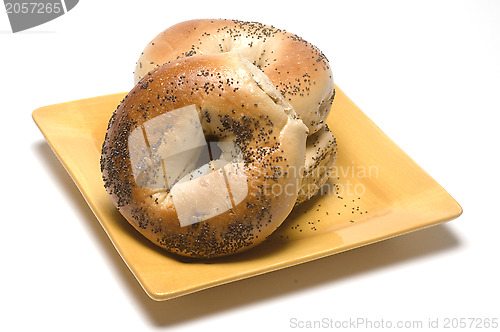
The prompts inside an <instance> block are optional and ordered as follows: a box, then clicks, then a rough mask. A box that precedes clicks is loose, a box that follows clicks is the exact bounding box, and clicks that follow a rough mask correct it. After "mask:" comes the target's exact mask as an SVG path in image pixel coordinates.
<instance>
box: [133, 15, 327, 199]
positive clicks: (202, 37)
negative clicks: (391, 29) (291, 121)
mask: <svg viewBox="0 0 500 332" xmlns="http://www.w3.org/2000/svg"><path fill="white" fill-rule="evenodd" d="M226 52H231V53H238V54H240V55H242V56H243V57H244V58H245V59H247V60H248V61H250V62H251V63H252V64H254V65H255V66H256V67H257V68H259V69H260V70H261V71H262V72H263V73H264V74H265V75H266V76H267V77H268V78H269V80H270V81H271V82H272V84H274V86H275V87H276V89H277V90H278V91H279V92H280V94H281V95H282V97H283V98H284V99H285V100H286V101H287V102H289V103H290V105H291V106H292V107H293V109H294V110H295V112H296V113H297V115H298V116H299V117H300V118H301V119H302V121H303V122H304V124H305V125H306V126H307V128H308V130H309V133H308V134H309V138H308V140H307V152H308V153H307V158H306V163H305V167H304V169H303V170H302V171H301V172H300V173H301V177H302V178H303V181H302V182H303V185H301V189H300V192H299V197H298V199H297V202H296V203H297V204H299V203H301V202H303V201H305V200H308V199H309V198H311V197H312V196H313V195H314V194H315V193H316V192H317V190H318V189H319V188H320V187H321V186H322V185H323V184H324V183H325V182H326V180H327V179H328V176H329V174H330V171H331V169H332V167H333V165H334V163H335V156H336V142H335V138H334V136H333V135H332V133H331V132H330V130H329V128H328V126H327V125H326V124H325V120H326V118H327V117H328V114H329V112H330V109H331V106H332V102H333V98H334V95H335V90H334V83H333V76H332V71H331V68H330V64H329V62H328V60H327V59H326V57H325V56H324V54H323V53H322V52H321V51H320V50H319V49H318V48H317V47H315V46H314V45H312V44H311V43H309V42H307V41H305V40H304V39H302V38H300V37H298V36H297V35H294V34H291V33H289V32H286V31H284V30H281V29H277V28H275V27H273V26H269V25H264V24H261V23H257V22H243V21H237V20H222V19H213V20H211V19H197V20H190V21H185V22H181V23H178V24H176V25H173V26H171V27H169V28H168V29H166V30H165V31H163V32H161V33H160V34H159V35H157V36H156V37H155V38H154V39H153V40H152V41H151V42H149V43H148V45H147V46H146V47H145V49H144V51H143V52H142V54H141V56H140V57H139V60H138V61H137V64H136V68H135V71H134V83H138V82H139V80H140V79H141V78H142V77H144V76H145V75H147V73H148V72H150V71H152V70H154V69H155V68H157V67H159V66H161V65H163V64H164V63H167V62H169V61H172V60H175V59H179V58H184V57H190V56H200V55H208V54H220V53H226Z"/></svg>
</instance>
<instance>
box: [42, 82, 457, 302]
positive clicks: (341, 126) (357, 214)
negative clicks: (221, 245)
mask: <svg viewBox="0 0 500 332" xmlns="http://www.w3.org/2000/svg"><path fill="white" fill-rule="evenodd" d="M124 95H125V94H124V93H118V94H113V95H107V96H102V97H96V98H90V99H84V100H78V101H73V102H68V103H63V104H57V105H51V106H46V107H42V108H39V109H37V110H35V111H34V112H33V119H34V120H35V122H36V124H37V125H38V127H39V128H40V130H41V131H42V133H43V135H44V136H45V138H46V140H47V142H48V143H49V145H50V146H51V147H52V149H53V150H54V152H55V153H56V154H57V156H58V157H59V159H60V160H61V162H62V163H63V164H64V166H65V167H66V170H67V171H68V172H69V174H70V175H71V177H72V178H73V180H74V181H75V183H76V185H77V186H78V187H79V189H80V191H81V192H82V194H83V196H84V197H85V199H86V201H87V202H88V204H89V205H90V207H91V209H92V211H93V212H94V214H95V215H96V216H97V219H98V220H99V221H100V223H101V225H102V227H103V228H104V230H105V231H106V233H107V234H108V236H109V237H110V239H111V241H112V242H113V244H114V246H115V247H116V249H117V251H118V252H119V254H120V255H121V257H122V258H123V260H124V261H125V263H126V264H127V266H128V267H129V268H130V270H131V271H132V273H133V274H134V275H135V277H136V278H137V280H138V281H139V283H140V284H141V285H142V287H143V288H144V290H145V291H146V293H147V294H148V295H149V296H150V297H151V298H153V299H155V300H167V299H171V298H174V297H177V296H181V295H185V294H189V293H192V292H196V291H199V290H202V289H205V288H209V287H213V286H216V285H221V284H224V283H228V282H232V281H236V280H239V279H243V278H248V277H251V276H254V275H258V274H262V273H266V272H270V271H273V270H277V269H282V268H285V267H288V266H292V265H296V264H300V263H304V262H307V261H311V260H314V259H317V258H321V257H325V256H328V255H332V254H335V253H338V252H341V251H345V250H349V249H352V248H355V247H359V246H363V245H366V244H369V243H373V242H377V241H380V240H384V239H387V238H390V237H393V236H396V235H400V234H403V233H407V232H410V231H414V230H417V229H421V228H424V227H428V226H431V225H435V224H438V223H441V222H445V221H448V220H451V219H453V218H456V217H458V216H459V215H460V214H461V213H462V208H461V207H460V205H459V204H458V203H457V202H456V201H455V200H454V199H453V198H452V197H451V196H450V195H449V194H448V193H447V192H446V191H445V190H444V189H443V188H442V187H441V186H440V185H439V184H438V183H436V182H435V181H434V180H433V179H432V178H431V177H430V176H429V175H428V174H427V173H425V172H424V171H423V170H422V169H421V168H420V167H419V166H418V165H417V164H415V162H413V160H411V159H410V158H409V157H408V156H407V155H406V154H405V153H404V152H403V151H402V150H401V149H400V148H399V147H398V146H397V145H396V144H394V143H393V142H392V141H391V140H390V139H389V138H388V137H387V136H386V135H385V134H384V133H383V132H382V131H381V130H380V129H379V128H378V127H377V126H376V125H375V124H374V123H373V122H372V121H371V120H370V119H369V118H368V117H367V116H366V115H365V114H364V113H363V112H361V110H360V109H359V108H358V107H357V106H356V105H355V104H354V103H353V102H352V101H351V100H350V99H349V98H348V97H347V96H346V95H345V94H344V93H343V92H342V91H341V90H340V89H339V88H338V87H337V90H336V96H335V101H334V105H333V110H332V113H331V116H330V117H329V120H328V125H329V126H330V128H331V129H332V131H333V133H334V135H335V136H336V137H337V141H338V150H339V153H338V160H337V164H336V168H335V170H334V174H333V176H332V178H331V179H330V180H329V182H327V183H326V185H325V186H324V187H323V188H322V189H323V190H322V192H321V193H320V194H319V195H317V196H316V197H314V198H313V199H312V200H310V201H308V202H306V203H303V204H302V205H299V206H298V207H296V208H295V209H294V211H293V212H292V214H291V215H290V216H289V217H288V218H287V220H285V222H284V223H283V225H282V226H281V227H280V228H279V229H278V230H277V231H276V232H275V233H274V234H273V235H272V236H271V237H270V238H269V239H268V240H267V241H265V242H264V243H263V244H261V245H259V246H257V247H255V248H254V249H251V250H249V251H247V252H244V253H242V254H240V255H236V256H231V257H225V258H221V259H215V260H210V261H197V260H189V259H183V258H178V257H176V256H173V255H171V254H169V253H167V252H165V251H163V250H162V249H160V248H158V247H156V246H155V245H153V244H152V243H150V242H148V241H147V240H145V239H144V238H143V237H142V235H140V234H139V233H138V232H136V231H135V229H133V228H132V226H130V225H129V224H128V223H127V222H126V221H125V219H123V218H122V217H121V215H120V214H119V212H118V211H117V210H116V209H115V207H114V206H113V205H112V203H111V201H110V199H109V197H108V194H107V192H106V191H105V189H104V187H103V182H102V179H101V172H100V166H99V158H100V151H101V144H102V141H103V139H104V135H105V132H106V128H107V124H108V120H109V118H110V116H111V114H112V112H113V111H114V110H115V109H116V106H117V105H118V103H119V102H120V100H121V99H122V98H123V97H124Z"/></svg>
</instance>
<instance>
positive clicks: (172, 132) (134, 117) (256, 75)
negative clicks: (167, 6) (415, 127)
mask: <svg viewBox="0 0 500 332" xmlns="http://www.w3.org/2000/svg"><path fill="white" fill-rule="evenodd" d="M176 117H178V118H176ZM169 119H179V120H176V121H175V122H168V121H170V120H169ZM165 121H167V122H165ZM193 128H195V129H197V130H198V131H196V130H195V129H193ZM200 133H201V134H200ZM306 138H307V127H306V126H305V125H304V124H303V123H302V121H301V120H300V119H299V118H298V117H297V116H296V114H295V112H294V111H293V109H292V107H290V105H289V104H288V103H287V101H286V100H284V99H283V98H282V97H281V94H280V93H279V92H278V91H276V89H275V88H274V85H273V84H272V83H271V82H270V81H269V80H268V79H267V78H266V76H265V75H262V73H261V72H260V70H259V69H258V68H256V67H255V66H254V65H253V64H252V63H251V62H249V61H248V60H246V59H245V58H244V57H242V56H241V55H239V54H235V53H223V54H214V55H205V56H202V57H198V56H196V57H185V58H180V59H177V60H174V61H171V62H170V63H168V64H165V65H163V66H161V67H158V68H157V69H156V70H154V71H151V72H149V73H147V74H145V76H144V77H142V78H141V80H140V81H139V82H138V84H137V85H136V86H135V87H134V88H133V89H132V90H131V91H130V93H128V94H127V96H126V97H125V98H124V99H123V100H122V102H121V103H120V105H119V106H118V108H117V109H116V110H115V112H114V113H113V116H112V117H111V120H110V122H109V125H108V131H107V134H106V137H105V140H104V143H103V146H102V156H101V171H102V174H103V180H104V184H105V188H106V190H107V191H108V193H109V194H110V196H111V199H112V201H113V203H114V204H115V205H116V206H117V208H118V209H119V211H120V212H121V213H122V215H123V216H124V217H125V218H126V219H127V221H128V222H129V223H130V224H131V225H132V226H134V227H135V228H136V229H137V230H138V231H139V232H140V233H142V234H143V235H144V236H145V237H147V238H148V239H149V240H151V241H152V242H153V243H155V244H156V245H159V246H160V247H163V248H165V249H167V250H169V251H171V252H173V253H176V254H180V255H185V256H191V257H202V258H210V257H217V256H222V255H228V254H234V253H238V252H241V251H243V250H246V249H248V248H251V247H253V246H255V245H257V244H258V243H261V242H262V241H264V240H265V238H266V237H267V236H268V235H270V234H271V233H272V232H273V231H274V230H275V229H276V228H277V227H278V226H279V225H280V224H281V223H282V222H283V220H284V219H285V218H286V217H287V216H288V214H289V213H290V211H291V209H292V208H293V206H294V204H295V202H296V200H297V194H298V191H299V186H300V183H301V177H300V175H297V174H295V172H293V171H291V170H292V169H302V168H303V167H304V163H305V149H306ZM197 142H201V143H199V144H198V143H197ZM205 142H206V143H205ZM202 143H203V144H205V145H206V146H209V145H210V146H212V143H213V144H214V146H215V145H217V146H219V147H220V148H221V150H222V153H221V157H219V159H217V160H216V161H214V160H213V158H212V157H214V156H212V154H213V153H214V152H213V149H212V150H211V151H212V152H211V155H210V159H212V160H210V161H208V162H207V163H205V164H203V165H201V166H200V167H199V168H198V169H196V167H194V168H193V167H192V169H187V170H186V169H185V168H188V167H187V166H186V165H189V163H191V162H192V160H195V159H196V158H194V157H193V158H191V157H192V156H198V155H196V153H198V152H196V153H195V152H192V151H201V150H203V149H204V146H205V145H203V144H202ZM176 144H177V145H178V146H180V147H184V148H185V149H184V150H182V151H183V153H178V154H173V152H175V151H174V150H172V149H173V148H172V146H174V145H176ZM225 144H226V145H225ZM227 144H229V145H234V147H235V148H234V149H232V148H230V149H229V150H228V149H227V148H225V146H227ZM178 146H177V147H176V149H177V148H178ZM187 147H189V149H188V148H187ZM169 149H170V150H169ZM200 149H201V150H200ZM172 151H173V152H172ZM186 151H188V152H186ZM189 151H191V152H189ZM228 151H229V152H228ZM234 151H237V152H238V153H237V156H234V155H235V153H234ZM189 153H191V154H189ZM228 155H229V156H230V157H229V158H228V157H227V156H228ZM186 156H187V159H186ZM224 156H226V157H224ZM183 158H184V159H183ZM200 158H201V157H200ZM172 160H173V162H172ZM228 160H230V162H229V161H228ZM179 164H182V165H181V166H182V167H177V166H178V165H179ZM171 165H176V167H177V170H179V169H182V170H181V171H179V174H181V173H182V172H184V173H182V174H181V175H182V176H179V178H181V179H180V180H176V181H173V180H172V183H170V180H168V175H169V174H172V173H175V172H176V171H171V170H172V168H171ZM217 165H219V166H217ZM220 165H222V166H220ZM169 167H170V168H169ZM183 167H184V168H183ZM207 167H208V168H207ZM210 167H211V170H208V171H207V172H206V173H203V172H205V171H202V170H203V169H209V168H210ZM196 172H198V173H199V174H202V176H201V177H198V176H199V174H198V173H196ZM197 174H198V175H197ZM221 174H222V175H223V176H222V175H221ZM217 176H219V177H217ZM183 179H187V180H183ZM221 179H222V180H221ZM224 181H225V182H224ZM224 183H225V184H224ZM226 190H228V191H227V192H229V193H230V194H229V195H228V194H226ZM228 201H230V203H231V204H229V207H225V206H226V205H228V203H227V202H228ZM219 212H220V213H219Z"/></svg>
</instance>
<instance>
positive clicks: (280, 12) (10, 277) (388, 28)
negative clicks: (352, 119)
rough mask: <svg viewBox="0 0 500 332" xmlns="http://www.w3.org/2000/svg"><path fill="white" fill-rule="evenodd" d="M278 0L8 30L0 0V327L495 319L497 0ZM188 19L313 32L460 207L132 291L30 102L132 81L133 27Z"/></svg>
mask: <svg viewBox="0 0 500 332" xmlns="http://www.w3.org/2000/svg"><path fill="white" fill-rule="evenodd" d="M170 3H175V4H174V5H171V4H170ZM283 3H284V2H283ZM283 3H277V2H273V1H269V0H267V1H251V2H238V1H229V2H225V1H218V2H214V1H201V2H200V1H136V2H135V3H134V4H133V3H132V2H129V1H109V0H108V1H97V0H84V1H80V3H79V4H78V5H77V6H76V7H75V8H74V9H73V10H72V11H70V12H68V14H66V15H64V16H62V17H60V18H58V19H56V20H54V21H51V22H49V23H46V24H44V25H41V26H38V27H35V28H33V29H31V30H28V31H25V32H20V33H16V34H12V33H11V32H10V26H9V24H8V20H7V15H6V14H5V13H4V11H3V9H2V12H1V13H0V66H1V72H0V75H1V76H0V78H1V79H0V95H1V99H0V105H1V112H2V116H3V118H2V123H3V125H2V130H1V131H0V135H1V148H2V157H1V163H0V165H1V174H2V181H1V191H0V193H1V198H0V202H1V204H2V210H3V215H2V225H3V227H2V232H1V234H2V236H1V241H0V254H1V280H2V281H1V283H0V301H1V303H2V310H1V314H0V317H1V318H0V330H3V331H15V330H19V331H24V330H32V331H35V330H36V331H39V330H42V329H43V331H49V330H50V331H68V330H71V331H74V330H85V331H94V330H97V331H100V330H105V329H107V330H109V331H148V330H158V329H159V330H161V329H174V330H179V331H183V330H192V331H201V329H202V328H203V329H210V330H214V331H226V330H228V331H229V330H234V331H247V330H248V331H253V330H264V329H265V330H268V331H270V330H271V329H272V330H276V331H283V330H285V331H286V330H297V329H298V328H295V329H294V328H293V325H292V324H291V319H293V318H296V319H298V320H300V321H308V320H310V321H312V320H322V319H323V318H327V319H330V318H331V319H334V320H340V321H344V320H347V321H348V320H350V319H351V320H352V319H357V318H366V319H370V320H372V321H380V320H382V319H384V320H385V321H388V320H390V321H394V322H396V321H399V320H422V321H423V322H424V326H426V325H427V322H428V320H429V319H436V318H438V319H440V322H443V320H444V319H445V318H454V317H456V318H461V317H465V318H468V317H477V318H497V319H500V300H499V298H500V297H499V295H500V294H499V280H500V273H499V272H498V271H499V269H498V265H499V264H498V254H499V249H500V245H499V242H500V241H499V235H498V234H499V231H500V226H499V224H500V220H499V219H500V218H499V209H498V206H499V199H500V197H499V196H500V195H499V191H498V188H499V187H500V181H499V179H500V177H499V163H498V161H499V158H498V153H499V152H498V151H499V148H498V143H499V142H500V139H499V134H498V127H499V116H498V113H499V112H500V98H499V94H500V1H423V0H420V1H323V2H322V1H314V2H313V1H302V2H297V3H295V4H293V2H291V3H290V4H286V5H285V4H283ZM192 18H237V19H241V20H253V21H260V22H262V23H267V24H272V25H274V26H276V27H280V28H284V29H287V30H288V31H291V32H293V33H296V34H298V35H300V36H301V37H303V38H305V39H306V40H309V41H310V42H312V43H313V44H315V45H317V46H318V47H319V48H320V49H321V50H323V52H324V53H325V54H326V55H327V57H328V58H329V60H330V62H331V64H332V67H333V71H334V75H335V80H336V83H337V84H338V85H339V86H340V87H341V89H342V90H343V91H344V92H345V93H346V94H347V95H348V96H349V97H350V98H351V99H352V100H353V101H354V102H355V103H356V104H357V105H358V106H359V107H360V108H361V109H362V110H363V111H364V112H365V113H366V114H367V115H368V116H369V117H370V118H371V119H372V120H373V121H374V122H375V123H376V124H377V125H378V126H379V127H380V128H381V129H382V130H383V131H384V132H385V133H386V134H388V136H389V137H390V138H391V139H393V140H394V141H395V142H396V143H397V144H398V145H399V146H400V147H401V148H402V149H403V150H404V151H405V152H406V153H408V154H409V155H410V156H411V157H412V158H413V159H414V160H415V161H416V162H417V163H418V164H419V165H420V166H422V167H423V168H424V169H425V170H426V171H427V172H428V173H429V174H430V175H431V176H432V177H434V178H435V179H436V180H437V181H438V182H439V183H440V184H441V185H442V186H443V187H444V188H445V189H446V190H447V191H448V192H449V193H450V194H451V195H452V196H453V197H454V198H455V199H456V200H457V201H458V202H459V203H460V204H461V205H462V207H463V209H464V213H463V215H462V216H461V217H460V218H458V219H456V220H454V221H452V222H450V223H447V224H444V225H440V226H436V227H432V228H430V229H426V230H423V231H419V232H415V233H412V234H409V235H405V236H401V237H398V238H394V239H391V240H388V241H384V242H381V243H378V244H374V245H370V246H367V247H363V248H360V249H357V250H353V251H350V252H346V253H343V254H340V255H336V256H332V257H329V258H325V259H321V260H318V261H315V262H311V263H307V264H303V265H301V266H297V267H293V268H289V269H286V270H282V271H278V272H274V273H269V274H266V275H262V276H259V277H255V278H251V279H247V280H244V281H241V282H236V283H231V284H228V285H224V286H220V287H216V288H213V289H209V290H206V291H202V292H199V293H196V294H193V295H189V296H185V297H181V298H178V299H174V300H171V301H167V302H161V303H157V302H154V301H152V300H151V299H149V298H148V297H147V295H146V294H145V293H144V292H143V290H142V289H141V287H140V286H139V284H138V283H137V282H136V280H135V279H134V278H133V276H132V274H131V273H130V272H129V270H128V269H127V268H126V266H125V264H124V263H123V262H122V261H121V258H120V257H119V255H118V254H117V253H116V251H115V250H114V248H113V246H112V244H111V242H110V241H109V239H108V238H107V236H106V234H105V233H104V231H103V230H102V228H101V226H100V225H99V223H98V221H97V220H96V219H95V217H94V216H93V214H92V213H91V211H90V209H89V208H88V207H87V205H86V203H85V201H84V200H83V198H82V197H81V195H80V193H79V191H78V189H77V188H76V187H75V185H74V184H73V182H72V180H71V179H70V177H69V176H68V175H67V174H66V172H65V170H64V168H63V167H62V166H61V165H60V163H59V162H58V160H57V158H56V157H55V156H54V154H53V153H52V151H51V150H50V148H49V147H48V146H47V144H46V143H45V141H44V138H43V136H42V135H41V133H40V132H39V130H38V129H37V127H36V126H35V124H34V122H33V121H32V119H31V112H32V111H33V110H34V109H36V108H38V107H41V106H45V105H50V104H56V103H60V102H65V101H71V100H75V99H82V98H88V97H94V96H99V95H104V94H110V93H115V92H122V91H127V90H129V89H131V87H132V72H133V68H134V65H135V62H136V60H137V58H138V56H139V54H140V52H141V51H142V48H143V47H144V46H145V45H146V43H147V42H148V41H149V40H150V39H152V38H153V37H154V36H155V35H156V34H157V33H159V32H160V31H162V30H163V29H164V28H166V27H168V26H170V25H172V24H174V23H177V22H179V21H182V20H186V19H192ZM342 330H345V331H347V330H349V329H347V328H346V329H342ZM356 330H357V331H360V330H362V328H361V327H360V328H358V329H356ZM483 330H484V329H483Z"/></svg>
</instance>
